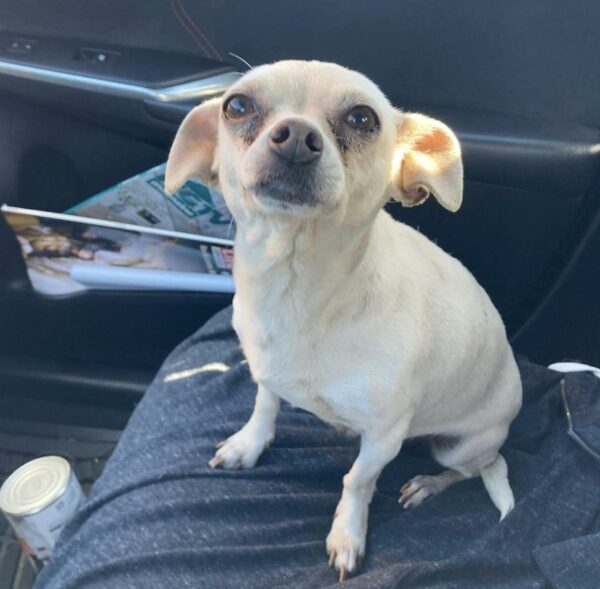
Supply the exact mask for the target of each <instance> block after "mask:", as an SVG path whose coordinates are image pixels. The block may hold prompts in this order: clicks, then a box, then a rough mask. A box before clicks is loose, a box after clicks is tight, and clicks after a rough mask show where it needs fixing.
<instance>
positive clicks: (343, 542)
mask: <svg viewBox="0 0 600 589" xmlns="http://www.w3.org/2000/svg"><path fill="white" fill-rule="evenodd" d="M352 520H354V521H352ZM366 541H367V530H366V527H365V526H364V525H362V523H361V522H360V521H357V520H356V519H355V518H351V521H345V520H344V517H343V516H342V515H341V514H338V515H336V518H335V519H334V520H333V525H332V526H331V531H330V532H329V536H327V541H326V546H327V554H328V555H329V566H332V567H334V568H335V569H336V570H338V571H339V572H340V583H341V582H343V581H344V580H345V578H346V575H347V574H348V573H353V572H355V571H357V570H358V569H359V568H360V565H361V561H362V559H363V557H364V556H365V547H366Z"/></svg>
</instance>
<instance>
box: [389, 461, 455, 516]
mask: <svg viewBox="0 0 600 589" xmlns="http://www.w3.org/2000/svg"><path fill="white" fill-rule="evenodd" d="M465 478H466V477H465V476H464V475H462V474H461V473H460V472H458V471H457V470H452V469H448V470H445V471H443V472H441V473H440V474H436V475H419V476H416V477H414V478H412V479H410V481H408V482H407V483H406V484H405V485H404V486H403V487H402V488H401V489H400V499H398V503H400V504H401V505H403V506H404V509H408V508H410V507H417V506H418V505H421V503H423V502H424V501H427V499H431V497H433V496H434V495H438V494H439V493H441V492H442V491H443V490H445V489H447V488H448V487H449V486H450V485H453V484H454V483H457V482H458V481H462V480H463V479H465Z"/></svg>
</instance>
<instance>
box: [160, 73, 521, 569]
mask: <svg viewBox="0 0 600 589" xmlns="http://www.w3.org/2000/svg"><path fill="white" fill-rule="evenodd" d="M190 177H195V178H198V179H200V180H201V181H203V182H205V183H207V184H210V185H214V186H216V187H219V188H220V190H221V191H222V192H223V194H224V197H225V200H226V202H227V205H228V207H229V209H230V210H231V212H232V214H233V216H234V218H235V221H236V225H237V233H236V238H235V262H234V278H235V284H236V294H235V298H234V301H233V309H234V314H233V326H234V328H235V331H236V332H237V334H238V336H239V339H240V342H241V345H242V347H243V350H244V353H245V355H246V358H247V360H248V364H249V367H250V371H251V373H252V376H253V378H254V380H255V381H256V383H257V385H258V392H257V395H256V403H255V407H254V411H253V413H252V416H251V417H250V419H249V421H248V422H247V423H246V425H245V426H244V427H243V428H242V429H241V430H240V431H238V432H237V433H235V434H234V435H232V436H231V437H230V438H229V439H227V440H225V441H224V442H222V443H221V444H219V446H218V450H217V452H216V455H215V456H214V458H213V459H212V460H211V462H210V466H212V467H213V468H216V467H223V468H240V467H244V468H250V467H252V466H254V465H255V464H256V462H257V460H258V457H259V456H260V454H261V453H262V451H263V450H264V449H265V448H266V447H267V446H268V445H269V444H270V442H271V441H272V440H273V438H274V435H275V421H276V417H277V413H278V411H279V406H280V399H284V400H286V401H288V402H289V403H291V404H293V405H295V406H298V407H301V408H303V409H305V410H307V411H310V412H312V413H314V414H315V415H316V416H318V417H320V418H321V419H323V420H325V421H326V422H329V423H330V424H332V425H334V426H336V427H341V428H344V429H349V430H351V431H353V432H355V433H356V434H358V435H359V436H360V451H359V453H358V457H357V458H356V461H355V462H354V464H353V466H352V468H351V469H350V471H349V472H348V474H347V475H346V476H345V477H344V478H343V492H342V495H341V499H340V501H339V504H338V506H337V510H336V513H335V516H334V519H333V524H332V527H331V531H330V533H329V535H328V537H327V540H326V549H327V553H328V554H329V563H330V565H332V566H334V567H335V568H336V569H337V570H338V571H339V576H340V580H343V579H344V578H345V577H346V575H347V573H351V572H353V571H355V570H357V568H358V567H359V566H360V562H361V559H362V557H363V556H364V553H365V544H366V534H367V521H368V511H369V504H370V502H371V499H372V497H373V493H374V491H375V484H376V481H377V478H378V477H379V474H380V473H381V471H382V469H383V468H384V467H385V466H386V464H387V463H388V462H390V461H391V460H392V459H393V458H394V457H395V456H396V455H397V454H398V452H399V451H400V448H401V447H402V443H403V442H404V440H406V439H407V438H412V437H417V436H429V437H430V439H431V440H432V451H433V455H434V457H435V458H436V460H437V461H438V462H439V463H440V464H441V465H442V466H443V467H444V468H445V469H446V470H443V472H441V473H440V474H438V475H436V476H417V477H415V478H414V479H412V480H410V481H408V482H407V483H406V484H405V485H404V486H403V487H402V488H401V489H400V499H399V501H400V503H401V504H403V506H404V507H405V508H410V507H416V506H417V505H419V504H421V503H422V502H423V501H424V500H426V499H428V498H430V497H432V496H433V495H436V494H437V493H440V492H441V491H443V490H444V489H446V488H447V487H448V486H449V485H451V484H453V483H455V482H457V481H460V480H462V479H465V478H469V477H475V476H481V477H482V479H483V482H484V485H485V487H486V489H487V492H488V493H489V495H490V497H491V499H492V501H493V502H494V504H495V505H496V507H497V508H498V509H499V511H500V514H501V518H503V517H504V516H506V514H507V513H508V512H509V511H510V510H511V509H512V507H513V504H514V499H513V494H512V491H511V488H510V485H509V482H508V475H507V466H506V462H505V461H504V459H503V457H502V456H501V455H500V454H499V449H500V447H501V446H502V444H503V442H504V440H505V439H506V436H507V433H508V428H509V425H510V423H511V421H512V420H513V418H514V417H515V415H516V414H517V412H518V411H519V408H520V406H521V381H520V377H519V372H518V369H517V366H516V363H515V359H514V356H513V353H512V350H511V348H510V345H509V343H508V341H507V338H506V332H505V328H504V324H503V322H502V320H501V318H500V316H499V314H498V312H497V311H496V309H495V307H494V305H493V304H492V302H491V301H490V299H489V298H488V296H487V294H486V293H485V292H484V290H483V289H482V288H481V287H480V286H479V284H478V283H477V282H476V281H475V279H474V278H473V276H472V275H471V274H470V273H469V272H468V271H467V270H466V269H465V268H464V266H463V265H462V264H461V263H460V262H458V261H457V260H456V259H454V258H453V257H451V256H450V255H448V254H446V253H445V252H443V251H442V250H441V249H440V248H439V247H437V246H436V245H435V244H433V243H432V242H431V241H429V240H428V239H427V238H426V237H424V236H423V235H422V234H420V233H418V232H417V231H414V230H413V229H411V228H410V227H408V226H406V225H404V224H402V223H399V222H396V221H394V220H393V219H392V217H390V216H389V215H388V214H387V213H386V212H385V211H384V210H382V209H383V206H384V204H385V203H386V202H388V201H389V200H390V199H395V200H397V201H399V202H400V203H402V204H404V205H405V206H415V205H418V204H421V203H422V202H423V201H424V200H425V199H426V198H427V197H428V196H429V195H430V194H431V195H433V197H434V198H435V199H436V200H437V201H438V202H439V203H440V204H441V205H442V206H443V207H445V208H446V209H448V210H450V211H457V210H458V209H459V207H460V205H461V201H462V183H463V168H462V161H461V150H460V145H459V143H458V140H457V139H456V137H455V135H454V134H453V133H452V131H451V130H450V129H449V128H448V127H447V126H446V125H444V124H443V123H441V122H439V121H436V120H434V119H431V118H429V117H427V116H424V115H421V114H412V113H404V112H401V111H399V110H396V109H394V108H393V107H392V106H391V105H390V103H389V102H388V100H387V99H386V97H385V96H384V95H383V93H382V92H381V91H380V90H379V88H378V87H377V86H376V85H375V84H374V83H372V82H371V81H370V80H368V79H367V78H366V77H364V76H363V75H361V74H359V73H357V72H354V71H351V70H348V69H345V68H343V67H341V66H338V65H335V64H331V63H322V62H317V61H311V62H303V61H284V62H279V63H275V64H272V65H266V66H261V67H257V68H255V69H253V70H251V71H250V72H248V73H247V74H245V75H244V76H243V77H241V78H240V80H239V81H238V82H236V83H235V84H234V85H233V86H232V87H231V88H230V89H229V91H228V92H227V93H226V94H225V96H223V97H222V98H216V99H213V100H210V101H208V102H205V103H203V104H202V105H200V106H198V107H196V108H195V109H194V110H192V111H191V112H190V114H189V115H188V116H187V117H186V118H185V120H184V121H183V123H182V125H181V128H180V129H179V131H178V133H177V136H176V138H175V141H174V143H173V147H172V149H171V153H170V155H169V160H168V164H167V170H166V188H167V191H168V192H173V191H175V190H177V189H178V188H179V187H180V186H181V185H182V184H183V183H184V182H186V180H188V179H189V178H190Z"/></svg>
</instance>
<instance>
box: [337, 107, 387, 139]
mask: <svg viewBox="0 0 600 589" xmlns="http://www.w3.org/2000/svg"><path fill="white" fill-rule="evenodd" d="M344 122H345V123H346V124H347V125H348V126H349V127H351V128H352V129H356V130H357V131H364V132H366V133H372V132H373V131H376V130H377V129H379V118H378V117H377V115H376V114H375V111H374V110H373V109H372V108H369V107H368V106H364V105H360V106H355V107H354V108H351V109H350V110H349V111H348V112H347V113H346V114H345V115H344Z"/></svg>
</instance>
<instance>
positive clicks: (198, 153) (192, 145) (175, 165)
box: [165, 98, 221, 194]
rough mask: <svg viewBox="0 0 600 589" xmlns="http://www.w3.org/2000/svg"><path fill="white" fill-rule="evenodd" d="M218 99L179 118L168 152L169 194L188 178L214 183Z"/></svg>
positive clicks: (166, 175) (167, 183)
mask: <svg viewBox="0 0 600 589" xmlns="http://www.w3.org/2000/svg"><path fill="white" fill-rule="evenodd" d="M220 112H221V99H220V98H214V99H212V100H209V101H207V102H204V103H202V104H201V105H200V106H197V107H196V108H194V109H193V110H192V111H191V112H190V113H189V114H188V115H187V116H186V117H185V119H184V120H183V122H182V123H181V126H180V127H179V130H178V131H177V135H175V140H174V141H173V145H172V147H171V151H170V153H169V159H168V160H167V169H166V172H165V190H166V191H167V193H168V194H173V193H174V192H176V191H177V190H179V188H181V187H182V186H183V185H184V184H185V183H186V182H187V181H188V180H189V179H190V178H197V179H198V180H200V181H201V182H204V183H205V184H213V185H214V184H215V183H216V182H217V178H216V174H215V171H214V169H213V164H214V158H215V151H216V147H217V132H218V128H219V114H220Z"/></svg>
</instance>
